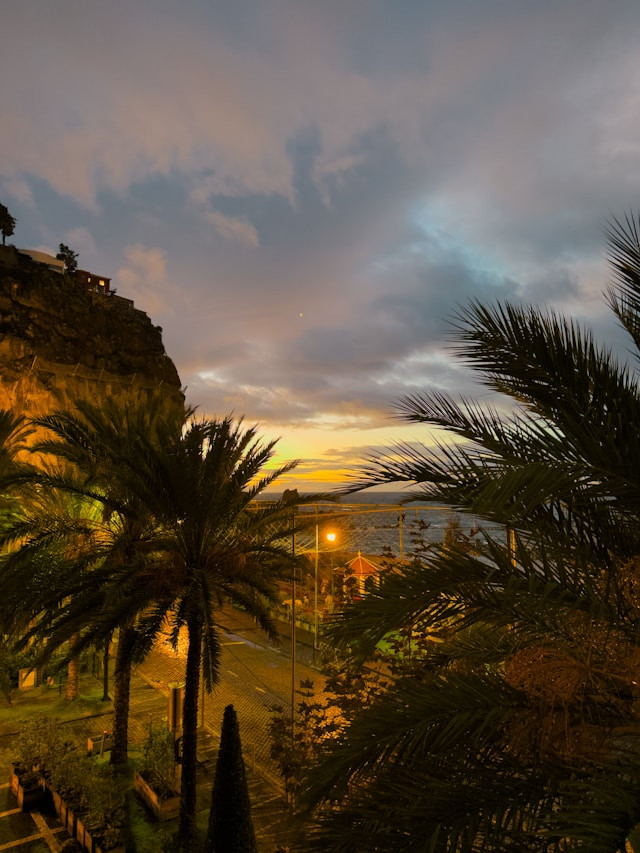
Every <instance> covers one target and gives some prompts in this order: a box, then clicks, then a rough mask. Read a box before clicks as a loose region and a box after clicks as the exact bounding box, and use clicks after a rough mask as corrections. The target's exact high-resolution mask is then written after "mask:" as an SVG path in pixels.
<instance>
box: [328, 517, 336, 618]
mask: <svg viewBox="0 0 640 853" xmlns="http://www.w3.org/2000/svg"><path fill="white" fill-rule="evenodd" d="M327 540H328V541H329V542H331V544H332V545H333V543H334V542H335V541H336V534H335V533H333V531H332V532H330V533H327ZM329 572H330V576H331V608H332V609H333V553H332V554H331V563H330V565H329Z"/></svg>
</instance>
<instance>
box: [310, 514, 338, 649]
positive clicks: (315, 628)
mask: <svg viewBox="0 0 640 853" xmlns="http://www.w3.org/2000/svg"><path fill="white" fill-rule="evenodd" d="M326 536H327V541H328V542H335V541H336V534H335V533H334V532H333V531H329V532H328V533H327V534H326ZM319 540H320V525H319V524H318V522H317V521H316V555H315V556H316V558H315V571H314V587H313V589H314V599H313V660H314V663H315V659H316V650H317V648H318V559H319V557H320V543H319ZM331 598H332V600H333V572H332V573H331Z"/></svg>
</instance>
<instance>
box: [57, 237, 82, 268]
mask: <svg viewBox="0 0 640 853" xmlns="http://www.w3.org/2000/svg"><path fill="white" fill-rule="evenodd" d="M56 258H57V259H58V260H59V261H64V266H65V272H67V273H69V274H72V273H74V272H75V271H76V270H77V269H78V253H77V252H74V251H73V249H70V248H69V246H65V244H64V243H60V246H59V249H58V254H57V255H56Z"/></svg>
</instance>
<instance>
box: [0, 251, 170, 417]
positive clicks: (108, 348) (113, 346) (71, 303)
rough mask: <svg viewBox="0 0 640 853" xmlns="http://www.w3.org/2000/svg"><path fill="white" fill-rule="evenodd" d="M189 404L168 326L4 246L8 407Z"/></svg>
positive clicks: (0, 340) (2, 361)
mask: <svg viewBox="0 0 640 853" xmlns="http://www.w3.org/2000/svg"><path fill="white" fill-rule="evenodd" d="M158 395H161V396H162V397H163V398H164V399H166V401H167V404H168V405H174V404H175V405H179V406H182V404H183V400H184V398H183V395H182V393H181V389H180V378H179V376H178V372H177V371H176V368H175V366H174V365H173V362H172V361H171V359H170V358H169V357H168V356H167V354H166V353H165V351H164V346H163V344H162V329H161V328H160V327H159V326H154V325H153V324H152V322H151V320H150V319H149V317H148V316H147V315H146V314H145V313H144V312H143V311H140V310H137V309H136V308H135V307H134V306H133V303H132V302H131V301H130V300H127V299H122V298H120V297H119V296H117V295H106V296H105V295H103V294H98V293H89V292H87V291H85V290H84V289H83V288H82V286H81V285H80V284H79V283H78V282H76V281H74V280H72V279H71V278H69V277H67V276H62V275H59V274H57V273H54V272H49V271H47V269H46V268H44V267H42V266H41V265H39V264H36V263H35V262H33V261H31V260H29V259H28V258H25V257H24V256H23V255H20V254H19V253H18V252H17V251H16V250H15V249H13V248H11V247H2V246H0V408H5V409H12V410H13V411H16V412H22V413H24V414H27V415H41V414H44V413H46V412H49V411H52V410H53V409H56V408H65V409H71V410H72V409H73V408H74V401H75V400H77V399H88V400H91V401H92V402H99V401H100V400H101V399H105V398H108V397H111V398H117V399H119V400H121V401H122V402H124V403H125V404H127V403H128V404H133V403H136V402H142V401H145V400H149V399H150V398H151V397H155V396H158Z"/></svg>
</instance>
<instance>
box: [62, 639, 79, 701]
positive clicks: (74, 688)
mask: <svg viewBox="0 0 640 853" xmlns="http://www.w3.org/2000/svg"><path fill="white" fill-rule="evenodd" d="M76 640H77V637H75V636H74V637H72V638H71V639H70V640H69V645H70V646H71V651H72V652H73V647H74V645H75V643H76ZM79 695H80V661H79V660H78V658H77V657H72V658H71V659H70V661H69V663H68V664H67V686H66V688H65V692H64V698H65V699H66V700H67V701H68V702H73V701H74V700H75V699H77V698H78V696H79Z"/></svg>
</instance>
